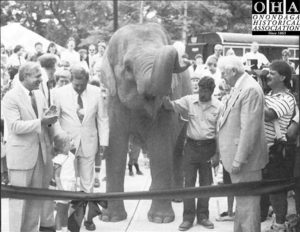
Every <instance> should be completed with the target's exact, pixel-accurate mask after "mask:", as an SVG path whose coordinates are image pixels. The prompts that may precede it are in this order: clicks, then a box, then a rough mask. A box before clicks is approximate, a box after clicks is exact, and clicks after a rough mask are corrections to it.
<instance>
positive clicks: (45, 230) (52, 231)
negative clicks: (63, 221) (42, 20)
mask: <svg viewBox="0 0 300 232" xmlns="http://www.w3.org/2000/svg"><path fill="white" fill-rule="evenodd" d="M39 230H40V231H42V232H56V229H55V226H49V227H47V226H40V229H39Z"/></svg>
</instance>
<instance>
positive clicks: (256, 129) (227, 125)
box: [218, 73, 268, 172]
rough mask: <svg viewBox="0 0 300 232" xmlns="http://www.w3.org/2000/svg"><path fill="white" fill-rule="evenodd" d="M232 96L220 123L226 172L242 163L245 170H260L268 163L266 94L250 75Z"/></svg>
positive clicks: (222, 158)
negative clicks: (265, 125) (235, 164)
mask: <svg viewBox="0 0 300 232" xmlns="http://www.w3.org/2000/svg"><path fill="white" fill-rule="evenodd" d="M240 78H242V80H241V83H240V85H239V86H237V88H236V89H235V90H234V92H233V93H232V95H231V97H230V98H229V100H228V104H227V107H226V109H225V111H224V112H223V114H222V116H221V117H220V119H219V122H218V128H219V136H218V143H219V150H220V156H221V160H222V162H223V165H224V167H225V169H226V170H227V171H229V172H231V169H232V163H233V161H234V160H235V161H238V162H240V163H242V164H243V165H242V171H246V172H248V171H257V170H260V169H262V168H264V167H265V165H266V164H267V163H268V153H267V143H266V138H265V130H264V94H263V91H262V89H261V87H260V86H259V84H258V83H257V82H256V81H255V80H254V79H253V78H252V77H251V76H249V75H248V74H246V73H245V74H244V75H243V76H242V77H240Z"/></svg>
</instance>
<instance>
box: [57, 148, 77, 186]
mask: <svg viewBox="0 0 300 232" xmlns="http://www.w3.org/2000/svg"><path fill="white" fill-rule="evenodd" d="M52 161H53V163H54V164H58V165H59V166H61V171H60V179H61V182H62V185H63V187H64V189H66V190H67V189H68V187H67V186H69V184H68V183H69V182H75V181H76V174H75V155H74V154H72V153H71V152H69V153H68V155H65V154H58V155H57V156H55V157H54V158H53V159H52Z"/></svg>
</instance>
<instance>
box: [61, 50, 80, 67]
mask: <svg viewBox="0 0 300 232" xmlns="http://www.w3.org/2000/svg"><path fill="white" fill-rule="evenodd" d="M60 60H61V61H68V62H69V63H70V65H72V64H74V63H79V62H80V55H79V53H78V52H76V51H75V50H73V51H70V50H65V51H63V52H62V53H61V55H60Z"/></svg>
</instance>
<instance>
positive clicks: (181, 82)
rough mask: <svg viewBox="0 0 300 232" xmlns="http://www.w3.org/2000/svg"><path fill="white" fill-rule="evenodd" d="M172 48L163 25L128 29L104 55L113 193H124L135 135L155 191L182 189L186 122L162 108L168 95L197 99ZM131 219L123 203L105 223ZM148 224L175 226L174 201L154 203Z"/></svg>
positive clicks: (115, 206) (108, 158) (109, 187)
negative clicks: (144, 152) (145, 156)
mask: <svg viewBox="0 0 300 232" xmlns="http://www.w3.org/2000/svg"><path fill="white" fill-rule="evenodd" d="M169 43H170V41H169V38H168V36H167V35H166V33H165V32H164V30H163V29H162V28H161V27H160V26H159V25H158V24H146V25H127V26H124V27H122V28H121V29H119V30H118V31H117V32H116V33H115V34H114V35H113V36H112V38H111V40H110V42H109V45H108V48H107V51H106V53H105V54H104V57H103V64H102V74H103V75H102V78H103V79H102V82H104V85H105V86H106V87H107V88H108V89H109V95H110V96H109V101H108V108H109V118H110V138H109V143H110V144H109V147H108V149H107V150H106V154H105V157H106V176H107V185H106V188H107V192H123V191H124V175H125V167H126V157H127V155H126V154H127V150H128V139H129V135H135V136H138V137H139V139H140V140H141V141H142V142H143V143H144V144H145V145H146V147H147V151H148V155H149V158H150V168H151V177H152V183H151V187H150V191H151V190H159V189H171V188H174V187H178V186H182V181H181V179H182V168H181V165H180V164H181V158H182V146H183V135H184V134H185V132H184V131H182V129H183V128H184V122H183V121H182V120H181V119H180V115H178V114H176V113H175V112H172V111H167V110H165V109H164V108H163V107H162V105H161V103H162V97H163V96H166V95H169V96H171V99H177V98H179V97H181V96H184V95H187V94H191V85H190V79H189V76H188V72H187V71H186V70H185V69H186V68H187V67H183V66H184V65H182V67H181V66H180V65H179V63H178V55H177V52H176V50H175V49H174V47H173V46H171V45H168V44H169ZM166 45H167V46H166ZM172 72H177V73H179V74H172ZM180 72H181V73H180ZM180 132H182V133H181V136H179V134H180ZM179 137H181V138H179ZM174 157H176V158H174ZM174 174H175V175H174ZM126 217H127V213H126V211H125V208H124V203H123V201H110V202H109V204H108V209H107V210H106V211H105V212H104V213H103V215H102V220H103V221H120V220H124V219H126ZM148 219H149V221H152V222H156V223H168V222H171V221H173V220H174V211H173V209H172V205H171V199H165V200H153V201H152V205H151V208H150V210H149V212H148Z"/></svg>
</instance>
